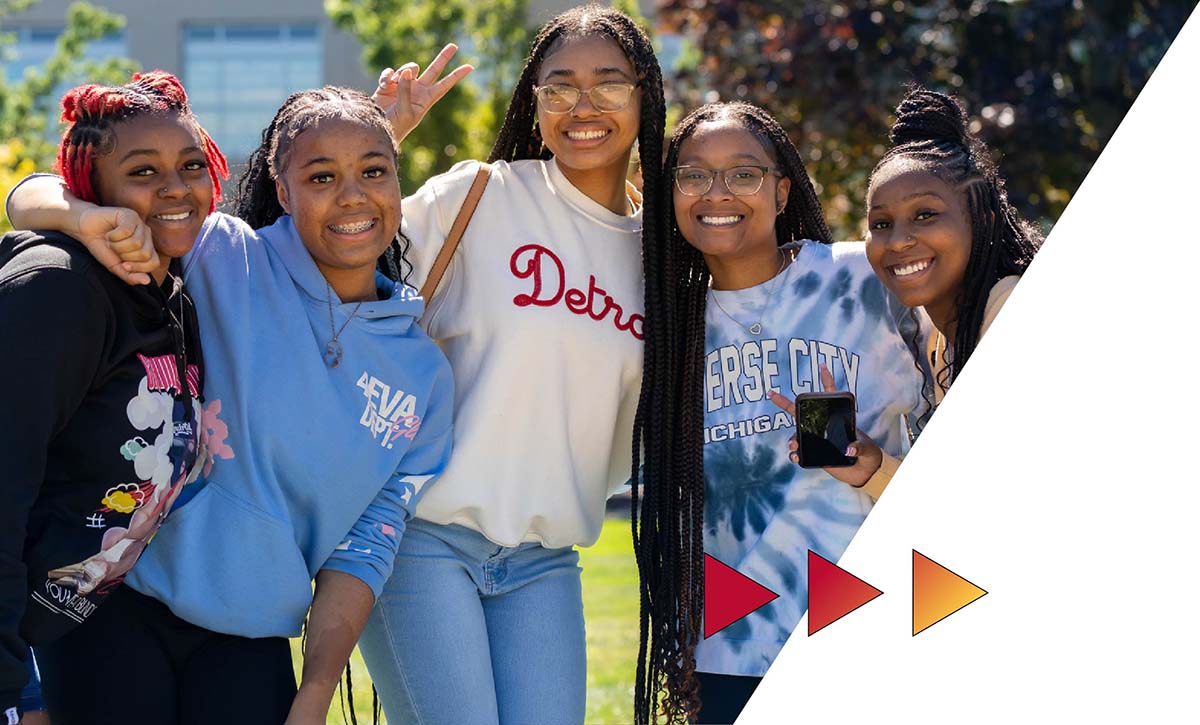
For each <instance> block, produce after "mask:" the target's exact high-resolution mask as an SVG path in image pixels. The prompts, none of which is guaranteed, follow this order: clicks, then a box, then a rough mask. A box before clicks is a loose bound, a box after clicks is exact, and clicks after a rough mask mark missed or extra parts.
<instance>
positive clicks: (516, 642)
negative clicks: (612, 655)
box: [359, 519, 587, 725]
mask: <svg viewBox="0 0 1200 725" xmlns="http://www.w3.org/2000/svg"><path fill="white" fill-rule="evenodd" d="M579 575H580V568H579V553H578V552H577V551H575V550H574V549H572V548H569V547H568V548H565V549H547V548H544V547H542V546H539V545H537V544H522V545H520V546H517V547H505V546H497V545H496V544H494V543H492V542H491V541H489V540H487V539H486V538H485V537H484V536H483V535H482V534H479V533H477V532H475V531H473V530H471V529H468V528H465V527H463V526H455V525H449V526H440V525H437V524H431V523H428V522H426V521H420V520H417V519H413V520H412V521H410V522H409V524H408V527H407V528H406V530H405V532H404V535H403V538H402V539H401V541H400V549H399V551H398V553H397V554H396V565H395V568H394V570H393V572H392V577H391V579H389V580H388V583H387V585H386V586H385V587H384V590H383V594H382V595H381V596H380V597H379V600H378V601H377V602H376V603H375V608H374V610H373V611H372V612H371V617H370V619H369V620H368V621H367V627H366V629H365V630H364V631H363V635H362V638H361V639H360V641H359V647H360V649H361V650H362V654H363V659H364V660H365V661H366V663H367V669H368V670H370V672H371V679H372V680H373V681H374V682H375V687H376V689H378V690H379V697H380V700H381V701H382V703H383V710H384V713H385V714H386V715H387V720H388V722H389V723H391V724H392V725H409V724H411V725H442V724H443V723H444V724H446V725H477V724H478V725H497V723H520V724H521V725H537V724H538V723H546V724H548V725H549V724H553V725H570V724H571V723H582V722H583V718H584V700H585V696H586V693H587V652H586V650H585V647H584V627H583V595H582V590H581V588H580V579H579Z"/></svg>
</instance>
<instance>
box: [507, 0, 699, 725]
mask: <svg viewBox="0 0 1200 725" xmlns="http://www.w3.org/2000/svg"><path fill="white" fill-rule="evenodd" d="M596 36H601V37H605V38H608V39H610V40H612V41H613V42H614V43H616V44H617V46H618V47H619V48H620V49H621V50H622V52H624V53H625V56H626V57H627V58H628V59H629V61H630V63H631V64H632V65H633V67H634V69H635V71H636V73H637V75H638V80H639V81H640V84H641V89H642V101H641V117H640V119H639V125H638V151H639V154H640V156H641V160H642V178H643V184H642V265H643V270H644V276H645V298H644V299H645V325H644V327H643V333H644V337H645V348H644V349H645V352H644V371H645V373H644V374H645V379H646V380H647V381H649V380H655V379H660V378H664V377H665V376H668V375H672V374H673V372H672V366H673V364H674V363H673V361H674V359H675V354H674V350H675V348H676V347H677V342H676V339H677V335H676V334H675V332H674V325H673V314H672V310H673V309H674V301H673V295H674V291H673V285H674V280H675V278H676V274H675V272H674V270H675V268H676V265H677V256H678V255H676V254H675V253H674V252H673V251H671V250H669V249H667V248H665V247H664V245H662V243H661V241H660V238H659V237H660V230H661V229H662V228H663V227H662V226H661V225H662V224H663V223H664V220H665V219H669V216H668V215H664V214H663V212H662V204H663V199H664V189H665V183H664V180H663V176H662V173H661V167H660V166H659V162H660V160H661V159H662V152H663V137H664V135H665V126H666V103H665V101H664V99H663V84H662V71H661V69H660V68H659V65H658V58H657V57H656V56H655V54H654V47H653V45H652V44H651V42H650V38H649V37H648V36H647V35H646V33H645V32H644V31H643V30H642V29H641V28H640V27H638V25H637V23H635V22H634V21H633V20H632V19H631V18H630V17H629V16H627V15H625V14H624V13H622V12H620V11H618V10H614V9H613V8H611V7H607V6H604V5H584V6H580V7H576V8H572V9H570V10H568V11H566V12H564V13H562V14H560V15H558V16H556V17H555V18H553V19H551V20H550V21H549V22H548V23H546V24H545V25H543V26H542V27H541V29H540V30H539V31H538V33H537V35H536V36H535V37H534V40H533V45H532V47H531V48H530V51H529V57H528V59H527V60H526V62H525V67H524V69H523V70H522V71H521V77H520V79H519V80H518V81H517V87H516V89H515V90H514V91H513V95H512V100H511V101H510V102H509V106H508V112H507V114H506V115H505V118H504V125H503V126H502V127H501V129H500V133H499V135H498V136H497V138H496V143H495V144H494V145H493V146H492V152H491V154H490V156H489V157H488V160H489V161H517V160H519V159H549V158H550V157H551V152H550V150H549V149H548V148H547V147H546V145H545V144H544V143H543V141H542V136H541V131H540V129H539V128H538V123H537V98H536V96H535V95H534V90H533V89H534V85H535V84H536V83H537V78H538V73H539V72H540V70H541V64H542V61H543V60H544V59H545V58H546V56H547V55H548V54H549V52H550V51H551V50H553V49H555V48H556V47H557V46H558V44H559V43H561V42H562V41H565V40H569V39H572V38H584V37H596ZM666 196H667V197H669V194H666ZM674 405H675V401H674V399H673V398H672V397H671V396H669V395H664V394H663V393H662V392H661V391H658V392H656V391H655V390H654V387H653V386H652V385H647V384H645V383H644V384H643V386H642V390H641V397H640V399H639V403H638V413H637V417H636V420H635V422H634V432H633V470H632V474H631V475H632V483H633V512H632V528H633V541H634V553H635V555H636V557H637V563H638V571H639V573H640V577H639V579H640V583H639V588H640V597H641V604H640V613H639V629H640V632H641V644H640V647H639V651H638V664H637V675H636V680H635V684H634V722H635V723H638V724H639V725H644V724H645V723H649V722H656V721H657V720H658V716H659V712H658V710H659V708H658V703H659V695H660V693H664V692H665V693H666V697H665V700H664V702H663V710H664V711H665V713H666V716H667V719H668V720H669V721H679V720H681V719H682V718H684V717H686V715H687V712H688V708H687V705H686V703H687V702H688V700H687V698H686V697H680V694H681V693H684V692H685V686H684V683H685V681H690V679H691V677H690V670H688V669H687V668H686V666H685V662H684V660H685V655H686V656H688V657H690V651H691V645H690V644H689V642H690V640H689V639H688V637H689V636H690V633H689V632H688V631H685V630H683V629H681V628H678V627H675V626H673V625H670V624H669V622H670V621H677V620H672V619H671V618H672V617H674V616H675V615H676V613H677V612H678V611H680V609H682V610H683V611H688V612H691V611H693V610H694V611H695V612H696V616H697V617H698V616H699V611H700V609H699V607H700V606H701V605H702V602H700V601H699V600H698V599H695V598H694V597H693V593H697V592H699V591H700V590H699V586H700V578H701V576H702V574H703V570H702V568H701V567H702V559H701V555H700V541H699V539H697V540H696V541H695V542H690V541H688V542H685V543H684V545H683V550H684V552H685V554H684V555H683V556H681V555H680V548H681V541H680V538H681V535H683V534H682V532H681V522H680V520H678V519H676V520H675V521H674V523H671V522H670V521H668V519H669V516H670V514H669V513H667V512H669V511H678V510H679V505H680V504H679V502H678V501H677V499H678V494H679V492H681V491H683V490H684V489H683V488H682V487H679V486H677V485H676V484H675V482H674V480H673V479H672V478H671V477H670V476H669V475H665V476H659V475H658V471H660V470H661V467H658V466H655V467H652V468H653V471H654V472H655V473H653V474H648V475H647V476H644V477H643V476H642V474H641V452H642V450H643V449H644V450H645V451H646V455H647V457H648V458H649V457H650V456H655V455H658V453H657V452H659V451H664V450H669V449H670V448H671V441H672V439H673V437H674V434H673V432H672V431H671V430H670V429H669V427H668V426H669V421H670V420H671V419H672V416H673V415H674ZM647 463H648V465H649V460H648V461H647ZM639 483H643V484H644V485H645V489H644V492H645V495H644V498H643V497H642V496H641V495H639V494H640V493H641V492H640V491H639V488H638V484H639ZM693 543H694V546H693ZM652 623H653V624H652ZM660 625H662V626H660ZM651 627H655V629H654V630H653V634H652V635H650V634H648V633H650V632H651ZM692 631H695V630H694V629H693V630H692Z"/></svg>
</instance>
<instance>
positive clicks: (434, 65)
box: [371, 43, 475, 143]
mask: <svg viewBox="0 0 1200 725" xmlns="http://www.w3.org/2000/svg"><path fill="white" fill-rule="evenodd" d="M457 52H458V46H457V45H455V44H454V43H450V44H449V45H447V46H446V47H445V48H442V51H441V52H440V53H438V54H437V57H436V58H434V59H433V62H431V63H430V64H429V67H428V68H426V69H425V72H424V73H420V74H419V75H418V73H419V72H420V70H421V67H420V66H419V65H417V64H416V63H411V62H410V63H405V64H404V65H402V66H400V67H399V68H396V69H392V68H384V69H383V72H382V73H380V74H379V87H378V88H376V89H375V93H374V94H373V95H372V96H371V100H373V101H375V103H376V104H378V105H379V107H380V108H382V109H383V111H384V113H385V114H387V117H388V121H390V122H391V124H392V131H393V132H394V133H395V135H396V143H400V142H401V141H403V140H404V138H405V137H406V136H408V134H409V133H411V132H412V130H413V129H414V128H416V127H417V124H419V123H421V119H422V118H424V117H425V114H426V113H428V112H429V109H430V108H433V105H434V104H435V103H437V102H438V101H440V100H441V99H442V96H444V95H446V93H447V92H448V91H449V90H450V89H451V88H453V87H454V86H455V85H457V84H458V82H459V81H461V80H462V79H463V78H466V77H467V75H469V74H470V73H471V71H473V70H475V68H474V67H473V66H471V65H460V66H459V67H457V68H455V69H454V70H453V71H451V72H450V74H449V75H447V76H446V77H445V78H442V79H440V80H439V79H438V76H440V75H441V74H442V71H444V70H445V69H446V66H447V65H449V63H450V59H451V58H453V57H454V54H455V53H457Z"/></svg>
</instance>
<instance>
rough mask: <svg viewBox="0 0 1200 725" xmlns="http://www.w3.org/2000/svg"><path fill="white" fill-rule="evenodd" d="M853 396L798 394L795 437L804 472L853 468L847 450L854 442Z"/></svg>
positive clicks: (842, 394) (845, 393) (855, 429)
mask: <svg viewBox="0 0 1200 725" xmlns="http://www.w3.org/2000/svg"><path fill="white" fill-rule="evenodd" d="M857 430H858V428H857V424H856V423H855V420H854V393H850V392H836V393H801V394H800V395H798V396H796V436H797V438H798V439H799V441H800V449H799V451H798V453H799V456H800V465H801V466H802V467H804V468H831V467H839V466H853V465H854V463H855V462H856V460H857V459H856V458H855V457H854V456H847V455H846V447H847V446H849V445H850V444H851V443H853V442H854V439H855V438H857V437H858V436H857Z"/></svg>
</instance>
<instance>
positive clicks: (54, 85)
mask: <svg viewBox="0 0 1200 725" xmlns="http://www.w3.org/2000/svg"><path fill="white" fill-rule="evenodd" d="M36 1H37V0H0V59H3V60H5V61H7V60H8V56H9V54H10V53H11V51H12V47H11V46H12V44H13V35H12V33H10V32H4V27H5V25H6V24H7V23H6V20H7V19H8V18H10V17H11V16H12V15H15V14H16V13H19V12H21V11H23V10H26V9H28V8H29V7H31V6H32V5H33V4H34V3H35V2H36ZM123 27H125V19H124V18H123V17H121V16H120V15H114V14H112V13H110V12H107V11H105V10H101V9H100V8H97V7H94V6H92V5H89V4H87V3H84V2H77V3H74V4H73V5H71V6H70V7H69V8H68V9H67V16H66V29H65V30H64V31H63V33H62V35H60V36H59V37H58V41H57V44H56V46H55V49H54V54H53V55H52V56H51V58H50V60H49V61H47V63H46V64H45V65H44V66H42V67H40V68H33V67H31V68H28V69H26V71H25V75H24V77H23V78H21V79H20V80H18V81H16V82H15V83H12V84H9V83H6V82H5V79H4V76H3V75H0V196H7V194H8V190H9V189H10V188H11V187H12V185H13V184H15V183H16V182H17V181H18V180H20V179H21V178H22V177H23V176H25V175H26V174H28V173H31V172H32V171H34V170H38V169H40V170H46V169H49V168H50V165H51V163H52V162H53V161H54V154H55V149H56V147H55V144H54V143H52V142H51V141H49V140H48V136H47V128H46V124H47V121H48V119H49V118H51V115H50V114H51V110H52V109H53V108H54V107H55V104H56V103H57V102H58V98H57V96H56V94H55V91H56V89H58V88H59V87H61V86H62V85H63V84H64V83H71V82H81V81H82V80H84V79H87V80H90V81H94V82H98V83H122V82H125V81H127V80H128V78H129V74H130V73H131V72H132V71H133V69H134V65H133V63H132V61H130V60H128V59H125V58H109V59H106V60H104V61H102V62H99V63H93V62H88V61H85V60H83V54H84V51H85V50H86V47H87V44H88V43H90V42H91V41H93V40H99V39H100V38H103V37H105V36H106V35H109V34H111V33H114V32H116V31H118V30H120V29H121V28H123ZM7 222H8V220H7V219H4V220H2V222H0V224H3V226H2V227H0V231H2V230H4V229H7V228H8V226H7Z"/></svg>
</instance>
